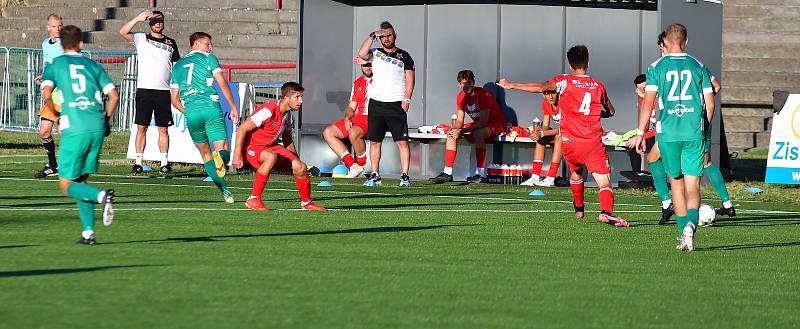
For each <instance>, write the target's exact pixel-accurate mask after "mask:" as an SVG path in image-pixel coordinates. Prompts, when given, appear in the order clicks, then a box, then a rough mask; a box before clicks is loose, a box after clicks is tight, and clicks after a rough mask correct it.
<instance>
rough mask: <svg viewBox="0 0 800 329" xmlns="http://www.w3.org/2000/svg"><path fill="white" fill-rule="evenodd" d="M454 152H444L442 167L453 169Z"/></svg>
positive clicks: (454, 161)
mask: <svg viewBox="0 0 800 329" xmlns="http://www.w3.org/2000/svg"><path fill="white" fill-rule="evenodd" d="M456 153H458V152H456V150H444V166H445V167H450V168H453V165H454V164H455V163H456Z"/></svg>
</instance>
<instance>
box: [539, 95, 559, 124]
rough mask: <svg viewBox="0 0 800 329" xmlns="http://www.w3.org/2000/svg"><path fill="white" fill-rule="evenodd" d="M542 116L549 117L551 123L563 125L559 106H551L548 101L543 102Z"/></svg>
mask: <svg viewBox="0 0 800 329" xmlns="http://www.w3.org/2000/svg"><path fill="white" fill-rule="evenodd" d="M542 115H549V116H550V120H551V121H553V122H555V123H557V124H559V125H560V124H561V110H559V109H558V106H555V107H554V106H553V105H550V102H548V101H547V100H546V99H543V100H542Z"/></svg>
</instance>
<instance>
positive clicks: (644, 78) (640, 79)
mask: <svg viewBox="0 0 800 329" xmlns="http://www.w3.org/2000/svg"><path fill="white" fill-rule="evenodd" d="M645 81H647V76H646V75H644V74H639V75H637V76H636V79H633V84H635V85H638V84H640V83H642V82H645Z"/></svg>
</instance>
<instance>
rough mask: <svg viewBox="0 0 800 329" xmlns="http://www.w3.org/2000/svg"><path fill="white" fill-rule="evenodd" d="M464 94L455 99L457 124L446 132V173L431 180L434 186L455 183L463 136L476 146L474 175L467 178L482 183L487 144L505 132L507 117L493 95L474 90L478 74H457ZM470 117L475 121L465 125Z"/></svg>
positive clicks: (482, 90)
mask: <svg viewBox="0 0 800 329" xmlns="http://www.w3.org/2000/svg"><path fill="white" fill-rule="evenodd" d="M456 81H457V82H458V87H459V88H461V91H460V92H458V96H456V121H455V123H454V125H453V127H451V129H450V131H448V132H447V145H446V146H445V151H444V152H445V153H444V171H442V173H441V174H439V176H436V177H434V178H431V182H432V183H434V184H441V183H445V182H452V181H453V165H454V164H455V162H456V153H457V152H458V139H459V138H461V137H464V138H465V139H466V140H467V141H468V142H470V143H472V144H475V163H476V168H475V174H474V175H473V176H470V177H468V178H467V181H470V182H480V181H481V179H482V178H483V176H485V175H486V173H485V171H486V169H485V168H486V141H490V140H492V139H494V138H496V137H497V136H500V134H502V133H503V132H504V131H505V130H506V118H505V116H503V112H501V111H500V107H499V106H498V105H497V101H496V100H495V99H494V96H493V95H492V93H490V92H489V91H488V90H486V89H484V88H481V87H475V74H474V73H472V71H470V70H463V71H460V72H458V75H456ZM466 115H468V116H469V117H470V119H471V120H472V122H470V123H467V124H464V116H466Z"/></svg>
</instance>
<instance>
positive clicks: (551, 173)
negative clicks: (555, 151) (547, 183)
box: [547, 162, 561, 177]
mask: <svg viewBox="0 0 800 329" xmlns="http://www.w3.org/2000/svg"><path fill="white" fill-rule="evenodd" d="M560 166H561V162H550V168H549V169H547V177H556V176H558V167H560Z"/></svg>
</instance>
